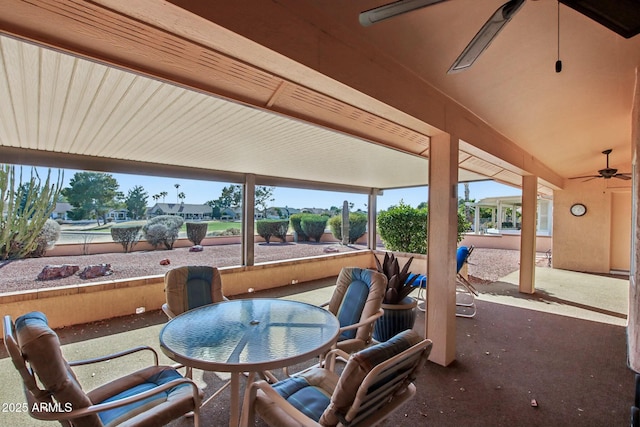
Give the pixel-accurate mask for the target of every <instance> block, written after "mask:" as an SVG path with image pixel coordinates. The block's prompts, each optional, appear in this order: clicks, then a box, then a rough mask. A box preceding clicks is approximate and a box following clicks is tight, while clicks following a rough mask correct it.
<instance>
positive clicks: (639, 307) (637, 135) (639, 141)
mask: <svg viewBox="0 0 640 427" xmlns="http://www.w3.org/2000/svg"><path fill="white" fill-rule="evenodd" d="M631 150H632V151H633V152H632V157H631V158H632V163H633V189H632V191H631V197H632V199H631V207H632V208H631V209H632V212H631V218H632V224H631V233H632V239H631V242H632V243H631V272H630V274H629V318H628V319H629V320H628V327H627V335H628V338H627V342H628V346H629V349H628V351H629V367H630V368H631V369H633V370H634V371H636V372H640V271H639V269H638V266H639V265H640V209H638V208H639V206H638V204H639V203H640V165H639V164H638V162H639V159H638V157H639V156H640V70H638V69H637V68H636V90H635V94H634V98H633V112H632V114H631Z"/></svg>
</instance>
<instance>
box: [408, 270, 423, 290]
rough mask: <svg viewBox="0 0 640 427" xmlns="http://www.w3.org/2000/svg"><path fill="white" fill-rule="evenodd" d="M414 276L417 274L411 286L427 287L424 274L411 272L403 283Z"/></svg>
mask: <svg viewBox="0 0 640 427" xmlns="http://www.w3.org/2000/svg"><path fill="white" fill-rule="evenodd" d="M415 276H418V278H417V279H416V280H414V281H413V283H412V284H411V286H413V287H414V288H426V287H427V276H425V275H424V274H414V273H411V274H409V277H407V280H406V282H405V283H408V282H409V281H410V280H411V279H412V278H413V277H415Z"/></svg>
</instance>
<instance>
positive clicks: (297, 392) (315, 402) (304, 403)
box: [273, 377, 331, 422]
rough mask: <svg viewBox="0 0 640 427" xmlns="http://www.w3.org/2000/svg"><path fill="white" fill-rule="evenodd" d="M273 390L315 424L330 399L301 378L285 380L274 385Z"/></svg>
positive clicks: (322, 391) (323, 392)
mask: <svg viewBox="0 0 640 427" xmlns="http://www.w3.org/2000/svg"><path fill="white" fill-rule="evenodd" d="M273 388H274V390H275V391H277V392H278V394H279V395H280V396H282V397H283V398H284V399H285V400H286V401H287V402H289V403H290V404H291V405H293V406H294V407H295V408H296V409H297V410H298V411H300V412H302V413H304V414H305V415H306V416H307V417H309V418H311V419H312V420H314V421H316V422H317V421H318V420H319V419H320V416H321V415H322V413H323V412H324V410H325V409H326V408H327V406H329V402H330V399H331V396H329V395H328V394H327V393H326V392H325V391H324V390H323V389H322V388H320V387H316V386H313V385H311V384H309V382H307V380H306V379H305V378H303V377H292V378H287V379H286V380H283V381H279V382H277V383H276V384H274V385H273Z"/></svg>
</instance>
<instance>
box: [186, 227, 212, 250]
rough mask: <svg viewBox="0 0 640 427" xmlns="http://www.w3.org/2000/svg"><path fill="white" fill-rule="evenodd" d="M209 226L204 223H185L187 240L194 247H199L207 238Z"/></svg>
mask: <svg viewBox="0 0 640 427" xmlns="http://www.w3.org/2000/svg"><path fill="white" fill-rule="evenodd" d="M208 228H209V224H207V223H206V222H187V238H188V239H189V240H190V241H191V243H193V244H194V245H199V244H200V243H201V242H202V239H204V238H205V237H206V236H207V230H208Z"/></svg>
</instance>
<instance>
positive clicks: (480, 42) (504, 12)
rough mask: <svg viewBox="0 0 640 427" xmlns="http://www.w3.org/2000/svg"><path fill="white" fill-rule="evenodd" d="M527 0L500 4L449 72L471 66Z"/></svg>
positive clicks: (515, 0) (513, 0) (514, 0)
mask: <svg viewBox="0 0 640 427" xmlns="http://www.w3.org/2000/svg"><path fill="white" fill-rule="evenodd" d="M524 2H525V0H510V1H508V2H506V3H505V4H503V5H502V6H500V7H499V8H498V10H496V11H495V13H494V14H493V15H492V16H491V18H489V20H488V21H487V22H486V23H485V24H484V25H483V26H482V28H480V31H478V33H477V34H476V35H475V37H474V38H473V39H472V40H471V42H470V43H469V44H468V45H467V47H466V48H465V49H464V50H463V51H462V53H461V54H460V56H458V59H456V60H455V62H454V63H453V65H452V66H451V68H449V71H447V74H452V73H456V72H459V71H462V70H466V69H467V68H469V67H471V66H472V65H473V63H474V62H475V61H476V59H478V57H479V56H480V55H481V54H482V52H484V51H485V49H486V48H487V47H489V45H490V44H491V42H492V41H493V39H494V38H495V37H496V36H497V35H498V33H499V32H500V31H501V30H502V29H503V28H504V26H505V25H506V24H507V22H509V21H510V20H511V18H513V16H514V15H515V14H516V12H518V10H520V8H521V7H522V5H523V4H524Z"/></svg>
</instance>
